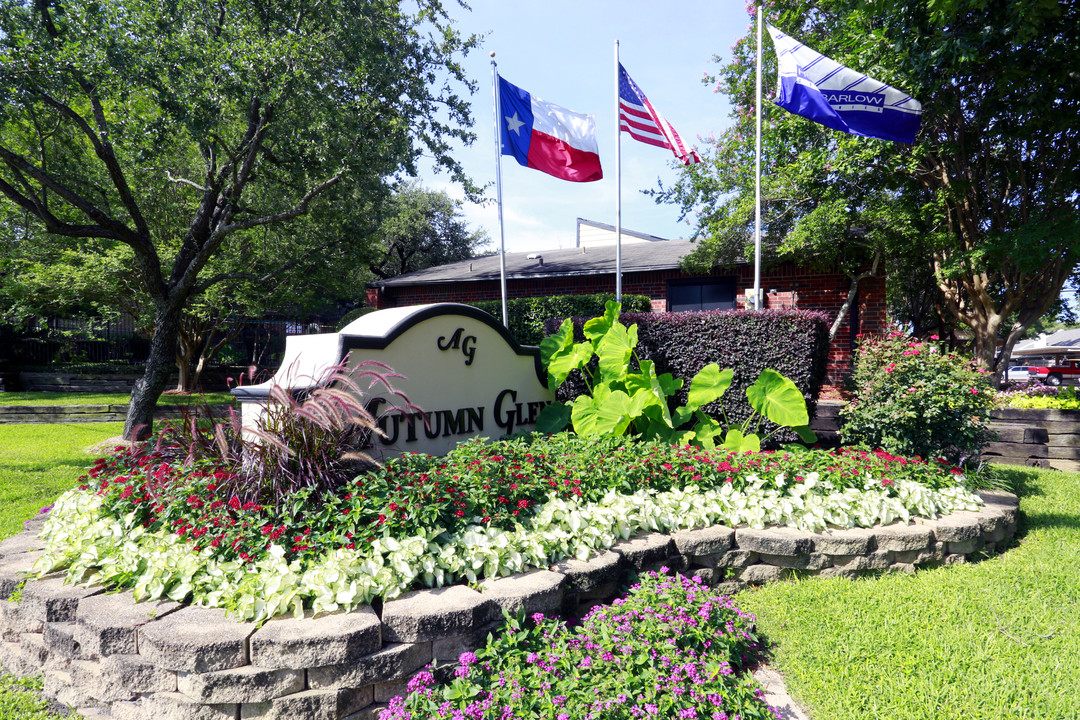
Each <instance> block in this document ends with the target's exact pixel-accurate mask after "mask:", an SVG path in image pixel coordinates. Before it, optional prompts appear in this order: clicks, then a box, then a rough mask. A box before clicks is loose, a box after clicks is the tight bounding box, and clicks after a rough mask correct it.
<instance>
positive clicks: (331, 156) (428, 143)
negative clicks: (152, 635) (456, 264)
mask: <svg viewBox="0 0 1080 720" xmlns="http://www.w3.org/2000/svg"><path fill="white" fill-rule="evenodd" d="M409 6H410V7H413V8H414V10H413V11H412V12H409V11H406V10H405V9H403V8H402V7H399V3H398V2H392V1H389V0H376V1H374V2H371V1H367V2H362V1H360V0H327V1H326V2H318V3H312V2H308V1H307V0H175V1H174V2H169V3H161V2H154V1H152V0H122V1H121V0H33V1H30V0H0V194H2V196H3V198H4V202H6V203H8V204H9V206H14V207H15V208H17V209H18V210H19V211H20V212H22V213H23V214H24V215H25V216H26V217H28V218H31V219H33V220H35V221H36V222H37V223H38V224H39V227H40V228H43V229H44V230H45V231H46V232H47V233H48V234H49V236H50V237H52V238H54V239H58V240H59V241H67V242H71V243H81V242H87V241H90V242H95V243H100V244H102V245H108V244H115V243H119V244H122V245H124V246H126V247H127V248H130V251H131V253H132V262H131V266H130V268H129V269H128V272H129V273H130V274H131V276H132V277H133V278H134V279H135V281H136V282H137V283H138V284H139V285H140V286H141V287H142V288H144V290H145V292H146V293H147V294H148V295H149V297H150V298H151V301H152V303H153V307H154V322H153V325H154V335H153V340H152V343H151V354H150V359H149V360H148V362H147V364H146V368H145V372H144V374H143V376H142V378H141V380H140V381H139V382H138V383H137V384H136V388H135V390H134V392H133V394H132V400H131V405H130V408H129V411H128V419H127V424H126V426H125V435H126V436H129V437H130V436H131V435H132V433H133V432H134V431H135V430H136V428H139V427H142V428H149V427H150V425H151V421H152V417H153V408H154V404H155V402H156V400H157V397H158V396H159V395H160V394H161V392H162V391H163V390H164V389H165V386H166V384H167V382H168V376H169V372H170V370H171V366H172V364H173V362H174V360H175V356H176V343H177V337H178V334H179V331H180V323H181V320H182V318H183V316H184V312H185V309H186V308H188V307H189V306H190V305H191V303H192V300H193V298H196V297H197V296H199V295H200V294H201V293H203V292H205V291H206V290H207V289H208V288H209V287H211V286H212V285H213V284H214V283H216V282H220V281H224V280H226V279H229V278H231V277H233V276H234V275H235V273H234V272H232V271H231V270H230V269H228V268H222V269H221V270H220V271H214V268H213V265H214V263H213V259H214V258H215V257H217V256H219V254H221V253H222V252H223V248H224V247H227V246H230V245H232V246H235V245H238V244H243V243H252V246H254V243H255V241H256V240H258V239H260V238H265V237H266V236H265V235H259V234H258V233H259V232H260V230H263V229H265V228H268V227H272V226H280V225H283V224H286V225H287V224H289V223H291V222H295V221H296V220H297V219H298V218H301V217H302V216H304V215H305V214H307V213H309V211H315V210H316V209H318V208H320V207H322V208H326V207H333V203H334V202H335V201H338V200H339V199H340V198H344V197H355V196H356V195H357V194H358V193H359V194H361V195H363V196H366V197H372V198H376V197H378V196H380V195H385V193H386V192H387V181H386V179H387V178H388V177H390V176H391V175H393V174H394V173H397V172H399V171H405V172H410V173H411V172H415V166H414V163H415V160H416V158H417V157H418V156H419V155H420V154H421V153H424V152H427V153H429V154H430V155H432V156H433V157H434V158H435V161H436V163H437V164H438V165H439V166H441V167H443V168H445V169H448V170H449V171H450V172H451V173H452V174H453V175H454V176H455V178H456V179H458V180H459V181H462V182H465V183H467V180H466V179H465V178H464V177H463V176H462V175H461V172H460V167H459V166H458V165H457V163H456V162H455V161H454V160H453V159H452V158H451V157H450V156H449V155H448V154H447V153H448V148H449V144H448V143H449V141H450V140H451V139H453V138H458V139H461V140H463V141H465V142H469V141H471V137H472V136H471V134H470V133H469V131H468V128H469V126H470V125H471V118H470V116H469V111H468V106H467V104H466V103H465V102H464V100H463V99H462V98H461V97H459V95H458V94H457V93H458V92H459V88H466V89H470V90H471V84H470V83H469V82H468V81H467V80H466V78H465V77H464V73H463V71H462V68H461V66H460V65H459V59H460V57H461V55H462V54H463V53H464V52H467V51H468V50H469V49H470V48H471V47H472V46H473V45H474V43H475V39H474V38H461V37H460V36H459V35H458V34H457V33H456V31H455V30H454V29H453V27H452V24H451V21H450V19H449V18H448V16H447V14H446V13H445V11H444V9H443V7H442V5H441V3H440V1H439V0H418V2H415V3H410V4H409ZM470 187H471V186H470ZM303 235H304V237H305V238H306V239H308V240H310V239H311V238H312V236H311V235H310V234H303ZM318 250H319V247H318V245H317V244H315V245H312V244H308V245H304V246H301V247H298V248H296V252H295V253H293V254H292V256H291V257H289V258H287V259H284V258H283V259H284V262H283V263H282V264H281V267H287V266H289V265H290V264H293V263H295V262H298V261H299V259H300V258H301V257H303V256H305V255H310V254H311V253H312V252H317V251H318ZM285 254H289V253H285ZM253 275H254V273H253Z"/></svg>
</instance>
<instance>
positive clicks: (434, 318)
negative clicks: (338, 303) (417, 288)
mask: <svg viewBox="0 0 1080 720" xmlns="http://www.w3.org/2000/svg"><path fill="white" fill-rule="evenodd" d="M342 360H344V361H345V364H346V365H347V366H348V367H349V368H354V367H356V366H357V365H359V364H360V363H362V362H365V361H371V360H374V361H378V362H380V363H383V364H384V365H387V366H388V367H390V368H392V369H393V371H394V372H395V373H398V374H400V375H403V376H404V378H396V379H394V381H393V385H394V387H395V389H397V390H400V391H401V392H403V393H404V394H405V395H406V396H407V397H408V398H409V401H410V402H411V403H412V404H413V405H415V406H418V407H419V408H420V409H421V410H422V412H420V411H415V410H413V411H408V412H406V411H404V410H402V409H400V408H397V407H396V405H397V404H399V401H398V399H397V398H394V397H382V396H379V395H373V396H370V397H365V398H364V401H365V404H366V406H367V408H368V410H369V411H370V412H371V413H372V414H373V415H374V416H375V417H377V418H379V427H380V428H381V429H382V431H383V432H384V433H385V434H386V436H385V437H383V438H376V439H375V441H374V446H373V447H372V448H371V449H370V450H369V452H373V454H375V455H376V456H379V457H383V458H386V457H391V456H394V455H397V454H399V453H402V452H426V453H431V454H433V455H441V454H444V453H446V452H448V451H450V450H451V449H453V448H454V446H455V445H457V444H458V443H459V442H461V441H462V440H466V439H468V438H471V437H476V436H482V437H490V438H496V437H499V436H502V435H508V434H512V433H515V432H519V431H522V430H532V429H534V426H535V424H536V417H537V415H538V414H539V413H540V409H541V408H542V407H544V406H545V405H547V404H548V403H550V402H552V401H553V400H554V399H555V398H554V396H553V395H552V394H551V392H550V391H549V390H548V389H547V373H546V372H545V371H544V369H543V367H542V366H541V364H540V350H539V349H538V348H535V347H529V346H520V345H518V344H517V342H516V341H515V340H514V339H513V338H512V337H511V336H510V334H509V333H508V332H507V331H506V328H504V327H503V326H502V325H501V324H500V323H499V322H498V321H497V320H496V319H495V318H493V317H492V316H491V315H488V314H487V313H485V312H483V311H482V310H478V309H476V308H474V307H471V306H468V305H458V304H454V303H439V304H435V305H414V306H411V307H404V308H392V309H389V310H379V311H377V312H373V313H370V314H368V315H365V316H363V317H361V318H359V319H358V320H356V321H354V322H352V323H350V324H348V325H346V326H345V327H344V328H343V329H342V330H341V331H340V332H337V333H325V334H321V335H293V336H289V337H288V338H286V341H285V357H284V359H283V360H282V363H281V368H280V369H279V370H278V371H277V373H276V374H275V375H274V377H273V379H272V380H270V381H268V382H265V383H262V384H261V385H251V386H246V387H240V388H236V389H234V390H233V395H235V396H236V397H237V398H238V399H239V400H240V402H241V408H242V411H243V420H244V425H245V426H251V425H252V424H253V423H254V421H255V419H256V418H258V417H259V416H260V415H261V414H262V413H263V412H264V410H265V407H266V404H267V403H268V402H269V393H270V388H271V387H272V386H273V385H274V384H278V385H280V386H282V387H284V388H286V389H287V390H290V391H292V392H299V391H303V390H310V389H312V388H313V387H314V385H315V379H316V378H319V377H321V376H322V375H324V374H325V372H326V370H327V369H328V368H330V367H333V366H334V365H337V364H339V363H340V362H341V361H342Z"/></svg>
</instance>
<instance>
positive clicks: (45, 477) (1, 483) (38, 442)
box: [0, 423, 124, 717]
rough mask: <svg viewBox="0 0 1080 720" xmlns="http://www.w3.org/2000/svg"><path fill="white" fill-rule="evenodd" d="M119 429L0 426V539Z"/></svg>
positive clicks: (52, 495)
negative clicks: (97, 446) (92, 450)
mask: <svg viewBox="0 0 1080 720" xmlns="http://www.w3.org/2000/svg"><path fill="white" fill-rule="evenodd" d="M123 430H124V425H123V423H64V424H55V425H50V424H44V423H32V424H30V423H28V424H21V423H17V424H9V425H0V538H2V537H7V536H8V535H14V534H15V533H18V532H20V531H21V530H22V526H23V523H24V522H25V521H26V520H29V519H30V518H32V517H33V516H34V515H35V514H37V512H38V510H40V509H41V508H42V507H44V506H46V505H49V504H51V503H52V501H53V500H55V499H56V497H57V496H58V495H59V494H60V493H62V492H64V491H65V490H67V489H69V488H71V486H72V485H73V483H74V480H75V478H77V477H78V476H79V475H82V474H83V473H84V472H86V468H87V467H88V466H89V464H90V461H91V460H93V456H92V455H90V454H88V453H87V452H86V449H87V448H89V447H92V446H94V445H97V444H98V443H100V442H102V441H104V440H107V439H109V438H111V437H115V436H117V435H119V434H120V433H122V432H123ZM0 717H3V716H2V715H0Z"/></svg>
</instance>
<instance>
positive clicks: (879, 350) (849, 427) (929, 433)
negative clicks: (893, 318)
mask: <svg viewBox="0 0 1080 720" xmlns="http://www.w3.org/2000/svg"><path fill="white" fill-rule="evenodd" d="M931 339H932V340H936V339H937V337H936V336H931ZM852 385H853V392H854V398H853V399H852V401H851V402H850V403H848V405H847V406H845V407H844V408H843V409H842V410H841V411H840V414H841V416H842V417H843V418H844V422H843V425H842V426H841V429H840V434H841V437H842V438H843V440H844V442H855V443H865V444H868V445H871V446H873V447H880V448H884V449H886V450H888V451H889V452H893V453H898V454H901V455H915V456H919V457H924V458H933V457H944V458H947V459H948V460H949V461H950V462H954V463H957V464H959V463H962V462H963V461H964V460H966V459H967V458H970V457H972V456H974V455H977V454H978V453H979V451H980V449H981V448H982V447H983V446H984V445H985V444H986V442H987V441H988V440H989V430H988V423H989V420H990V409H991V405H992V402H993V391H992V390H991V388H990V382H989V376H988V375H987V374H986V372H985V371H984V370H982V369H980V368H977V367H976V366H975V364H974V362H973V361H972V359H971V358H969V357H964V356H961V355H959V354H957V353H953V352H948V351H947V350H945V349H944V348H942V347H939V346H938V345H937V344H935V343H933V342H922V341H918V340H915V339H913V338H911V337H908V336H906V335H904V334H902V333H899V332H892V333H889V334H888V335H887V336H883V337H866V338H862V340H861V341H860V343H859V348H858V350H857V352H856V357H855V372H854V373H853V375H852Z"/></svg>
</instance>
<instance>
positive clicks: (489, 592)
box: [480, 570, 566, 615]
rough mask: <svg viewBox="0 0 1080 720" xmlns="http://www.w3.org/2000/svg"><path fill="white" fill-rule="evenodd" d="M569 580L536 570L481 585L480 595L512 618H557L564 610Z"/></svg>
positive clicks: (561, 575)
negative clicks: (564, 591)
mask: <svg viewBox="0 0 1080 720" xmlns="http://www.w3.org/2000/svg"><path fill="white" fill-rule="evenodd" d="M565 579H566V576H565V575H563V574H561V573H556V572H551V571H550V570H533V571H532V572H527V573H522V574H520V575H512V576H510V577H504V578H488V579H487V580H484V581H483V582H481V583H480V593H481V595H483V596H484V597H485V598H487V599H489V600H491V601H493V602H494V603H495V604H496V605H497V606H498V607H499V608H500V609H501V610H503V611H504V612H506V613H508V614H510V615H517V614H518V613H519V612H524V613H525V614H526V615H533V614H534V613H544V614H545V615H554V614H556V613H558V611H559V608H560V607H562V601H563V581H564V580H565Z"/></svg>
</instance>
